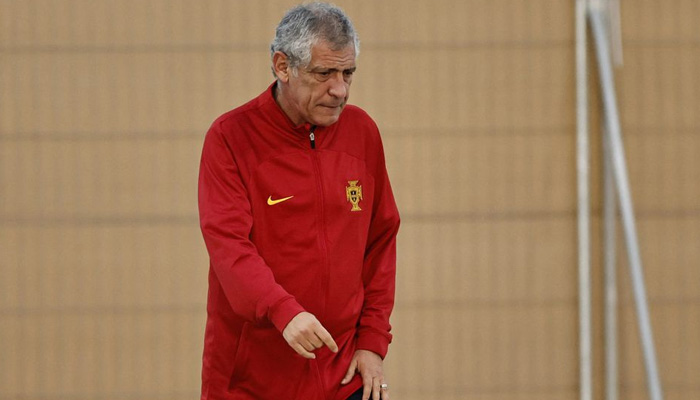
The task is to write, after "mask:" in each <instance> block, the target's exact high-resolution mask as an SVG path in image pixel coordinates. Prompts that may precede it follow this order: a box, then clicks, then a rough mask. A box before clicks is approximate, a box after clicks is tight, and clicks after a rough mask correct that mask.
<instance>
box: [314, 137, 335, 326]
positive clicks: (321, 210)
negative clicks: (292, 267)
mask: <svg viewBox="0 0 700 400" xmlns="http://www.w3.org/2000/svg"><path fill="white" fill-rule="evenodd" d="M315 130H316V126H315V125H312V126H311V129H310V130H309V144H310V145H311V150H312V151H311V153H312V154H311V158H312V160H313V165H314V173H315V175H316V187H317V190H318V194H319V197H320V202H319V203H320V206H319V214H320V222H321V232H320V234H321V238H320V240H321V251H322V252H323V254H322V256H323V266H324V271H323V275H322V280H321V284H322V289H323V293H324V298H323V315H325V313H326V301H327V299H328V285H329V280H330V277H329V275H330V267H329V265H328V244H327V243H326V213H325V209H324V208H325V207H324V202H325V199H324V196H323V179H322V176H321V167H320V166H319V159H318V153H317V152H316V151H315V150H316V135H315V134H314V131H315Z"/></svg>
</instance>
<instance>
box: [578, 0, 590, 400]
mask: <svg viewBox="0 0 700 400" xmlns="http://www.w3.org/2000/svg"><path fill="white" fill-rule="evenodd" d="M586 5H587V4H586V0H576V120H577V123H576V149H577V151H576V154H577V155H576V166H577V177H578V278H579V279H578V281H579V341H580V343H579V362H580V365H579V379H580V384H581V387H580V395H581V400H592V398H593V397H592V396H593V379H592V375H593V374H592V358H593V357H592V340H591V336H592V334H591V261H590V201H589V187H588V182H589V163H590V161H589V150H588V147H589V145H588V142H589V140H588V68H587V62H588V61H587V56H586V51H587V50H586Z"/></svg>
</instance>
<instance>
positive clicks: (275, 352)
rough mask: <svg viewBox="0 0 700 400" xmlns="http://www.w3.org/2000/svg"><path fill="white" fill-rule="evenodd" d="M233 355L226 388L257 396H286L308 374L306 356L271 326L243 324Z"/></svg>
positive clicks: (283, 397)
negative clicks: (233, 360)
mask: <svg viewBox="0 0 700 400" xmlns="http://www.w3.org/2000/svg"><path fill="white" fill-rule="evenodd" d="M235 357H236V360H235V362H234V368H233V372H232V374H231V375H232V376H231V384H230V388H229V391H231V392H232V393H237V392H240V393H254V394H255V396H256V398H258V399H287V398H289V394H290V393H295V392H296V391H297V389H298V387H299V385H300V384H301V383H302V382H301V381H302V378H303V377H304V376H305V375H306V376H308V374H309V371H308V369H309V366H308V362H307V361H306V359H304V358H303V357H301V356H299V355H298V354H296V352H295V351H294V350H292V348H291V347H289V345H288V344H287V342H286V341H285V340H284V338H283V337H282V334H281V333H280V332H279V331H277V329H275V328H272V327H260V326H256V325H254V324H251V323H246V325H245V326H244V328H243V331H242V333H241V340H240V341H239V343H238V350H237V351H236V356H235Z"/></svg>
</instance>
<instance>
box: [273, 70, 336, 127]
mask: <svg viewBox="0 0 700 400" xmlns="http://www.w3.org/2000/svg"><path fill="white" fill-rule="evenodd" d="M276 86H277V81H275V82H273V83H272V84H271V85H270V86H268V88H267V90H265V91H264V92H263V93H262V94H261V95H260V97H259V100H260V103H261V108H262V109H263V110H264V112H265V114H266V115H267V116H268V118H270V121H271V122H272V124H273V125H275V126H277V127H278V128H280V129H282V130H284V131H287V132H290V131H291V132H293V133H298V134H304V135H305V136H306V135H308V134H309V131H310V130H311V124H309V123H304V124H301V125H295V124H294V123H293V122H292V120H291V119H289V117H288V116H287V114H285V112H284V110H282V107H280V105H279V104H277V101H275V96H274V90H275V87H276ZM333 125H335V124H333ZM333 125H331V126H333ZM327 128H328V127H323V126H318V127H316V130H315V132H316V133H319V132H323V131H324V130H325V129H327Z"/></svg>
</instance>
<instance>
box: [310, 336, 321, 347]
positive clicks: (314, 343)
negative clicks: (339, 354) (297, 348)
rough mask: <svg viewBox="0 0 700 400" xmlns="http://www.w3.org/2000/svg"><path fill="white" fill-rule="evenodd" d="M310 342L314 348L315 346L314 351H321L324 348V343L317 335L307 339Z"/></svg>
mask: <svg viewBox="0 0 700 400" xmlns="http://www.w3.org/2000/svg"><path fill="white" fill-rule="evenodd" d="M307 339H308V340H309V342H310V343H311V345H312V346H314V350H316V349H320V348H321V347H323V342H322V341H321V339H319V338H318V336H316V335H312V336H311V337H309V338H307Z"/></svg>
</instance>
